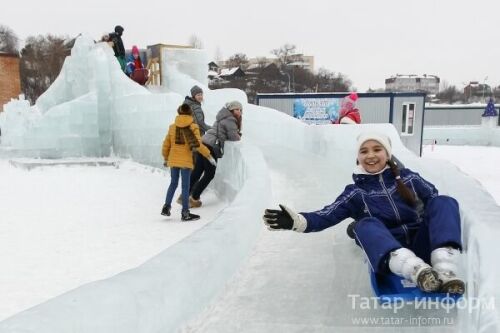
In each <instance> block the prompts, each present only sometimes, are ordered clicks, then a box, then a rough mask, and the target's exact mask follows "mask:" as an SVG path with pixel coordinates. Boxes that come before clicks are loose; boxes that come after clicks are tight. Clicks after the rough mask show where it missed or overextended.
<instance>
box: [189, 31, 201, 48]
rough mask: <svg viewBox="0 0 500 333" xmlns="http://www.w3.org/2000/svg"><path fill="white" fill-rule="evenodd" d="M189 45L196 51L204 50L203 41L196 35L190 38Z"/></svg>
mask: <svg viewBox="0 0 500 333" xmlns="http://www.w3.org/2000/svg"><path fill="white" fill-rule="evenodd" d="M188 44H189V45H190V46H191V47H193V48H195V49H202V48H203V41H202V40H201V38H200V37H198V36H196V35H194V34H193V35H191V36H189V41H188Z"/></svg>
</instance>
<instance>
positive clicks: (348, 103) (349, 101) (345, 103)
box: [340, 92, 358, 114]
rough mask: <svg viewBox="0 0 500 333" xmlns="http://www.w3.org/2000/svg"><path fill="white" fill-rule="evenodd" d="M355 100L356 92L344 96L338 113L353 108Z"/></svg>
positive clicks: (356, 98) (356, 97)
mask: <svg viewBox="0 0 500 333" xmlns="http://www.w3.org/2000/svg"><path fill="white" fill-rule="evenodd" d="M357 100H358V94H356V93H355V92H353V93H351V94H350V95H349V96H346V97H344V99H342V102H341V105H340V113H341V114H342V111H344V113H345V112H347V111H350V110H352V109H355V108H356V101H357Z"/></svg>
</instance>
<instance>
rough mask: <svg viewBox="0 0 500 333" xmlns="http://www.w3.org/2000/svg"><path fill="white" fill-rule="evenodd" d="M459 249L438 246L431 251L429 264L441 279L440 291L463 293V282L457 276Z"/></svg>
mask: <svg viewBox="0 0 500 333" xmlns="http://www.w3.org/2000/svg"><path fill="white" fill-rule="evenodd" d="M459 259H460V251H459V250H457V249H454V248H451V247H440V248H437V249H435V250H434V251H432V252H431V264H432V267H434V270H436V272H437V273H438V277H439V279H440V280H441V283H442V284H441V288H440V290H439V291H440V292H443V293H448V294H459V295H462V294H463V293H465V282H464V281H463V280H462V279H460V278H458V277H457V271H458V261H459Z"/></svg>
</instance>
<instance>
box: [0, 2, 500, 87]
mask: <svg viewBox="0 0 500 333" xmlns="http://www.w3.org/2000/svg"><path fill="white" fill-rule="evenodd" d="M298 3H299V4H295V2H292V1H270V0H266V1H265V0H253V1H230V0H211V1H195V0H190V1H178V0H173V1H172V0H163V1H155V0H152V1H130V0H108V1H104V0H85V1H75V2H73V1H66V2H64V3H63V2H61V0H57V1H54V0H44V1H40V0H24V1H9V2H8V5H4V6H2V9H1V11H0V24H5V25H7V26H9V27H10V28H12V29H13V30H14V31H15V32H16V33H17V35H18V36H19V37H20V38H21V39H25V38H26V37H27V36H29V35H36V34H46V33H52V34H58V35H69V36H75V35H77V34H78V33H80V32H87V33H89V34H90V35H91V36H94V37H95V39H99V38H100V37H101V35H102V34H103V33H104V32H111V31H112V30H113V28H114V26H115V25H117V24H120V25H122V26H123V27H124V28H125V32H124V35H123V40H124V43H125V47H126V48H130V47H131V46H132V45H133V44H137V45H138V46H139V47H140V48H145V47H146V46H147V45H151V44H156V43H166V44H187V42H188V40H189V37H190V36H191V35H193V34H195V35H197V36H198V37H199V38H200V39H201V40H202V42H203V44H204V46H205V48H206V50H207V52H208V54H209V56H210V57H215V54H216V49H217V48H219V49H220V51H221V53H222V55H223V57H224V58H227V57H229V56H231V55H233V54H235V53H237V52H238V53H239V52H241V53H245V54H246V55H247V56H248V57H254V56H270V51H271V50H272V49H274V48H278V47H280V46H282V45H283V44H285V43H291V44H295V45H296V46H297V50H298V51H299V52H301V53H304V54H306V55H313V56H314V57H315V62H316V63H315V69H318V68H319V67H325V68H327V69H329V70H332V71H335V72H341V73H344V74H346V75H347V76H348V77H349V78H350V79H351V80H352V81H353V85H354V87H356V88H357V89H358V91H362V92H363V91H365V90H366V89H368V88H369V87H371V88H383V87H384V79H385V78H387V77H390V76H391V75H395V74H397V73H399V74H424V73H425V74H434V75H438V76H439V77H440V78H441V81H447V82H449V83H450V84H455V85H457V87H458V88H459V89H461V88H463V83H464V82H468V81H471V80H476V81H480V82H483V81H484V79H485V77H488V79H487V80H486V83H488V84H490V85H493V86H498V85H500V0H474V1H470V0H467V1H463V0H435V1H433V0H419V1H405V0H387V1H384V0H380V1H373V0H363V1H359V0H358V1H335V0H308V1H302V2H300V1H299V2H298Z"/></svg>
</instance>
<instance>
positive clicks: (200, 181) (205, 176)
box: [189, 146, 217, 200]
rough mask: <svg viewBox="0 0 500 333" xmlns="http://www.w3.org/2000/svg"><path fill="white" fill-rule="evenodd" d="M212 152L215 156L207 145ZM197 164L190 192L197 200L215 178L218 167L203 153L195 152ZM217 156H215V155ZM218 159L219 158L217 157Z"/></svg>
mask: <svg viewBox="0 0 500 333" xmlns="http://www.w3.org/2000/svg"><path fill="white" fill-rule="evenodd" d="M207 148H208V149H209V150H210V154H211V155H212V156H214V154H213V151H212V149H211V147H210V146H207ZM195 155H196V158H195V165H194V170H193V173H192V174H191V181H190V186H189V192H190V193H191V196H192V197H193V199H195V200H199V199H200V196H201V194H202V193H203V191H205V189H206V188H207V186H208V184H210V182H211V181H212V179H214V176H215V170H216V167H215V166H214V165H212V164H211V163H210V162H209V161H208V160H207V159H206V158H205V157H203V155H201V154H200V153H198V152H197V153H195ZM214 158H215V157H214ZM215 160H217V158H215Z"/></svg>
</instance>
